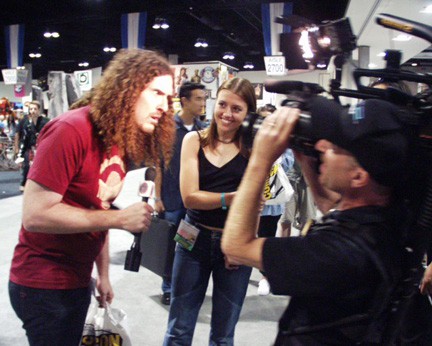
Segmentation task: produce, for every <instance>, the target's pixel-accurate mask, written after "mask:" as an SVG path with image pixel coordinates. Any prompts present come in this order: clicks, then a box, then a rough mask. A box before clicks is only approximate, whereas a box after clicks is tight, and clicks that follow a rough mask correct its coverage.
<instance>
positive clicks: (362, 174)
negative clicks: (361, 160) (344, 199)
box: [351, 167, 371, 188]
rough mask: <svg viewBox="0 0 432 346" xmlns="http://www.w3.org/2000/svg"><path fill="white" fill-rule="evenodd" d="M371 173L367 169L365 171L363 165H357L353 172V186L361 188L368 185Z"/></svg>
mask: <svg viewBox="0 0 432 346" xmlns="http://www.w3.org/2000/svg"><path fill="white" fill-rule="evenodd" d="M370 179H371V178H370V175H369V173H368V172H367V171H365V170H364V169H363V168H362V167H357V168H356V169H355V171H354V172H353V176H352V179H351V187H352V188H359V187H363V186H366V185H367V184H368V183H369V181H370Z"/></svg>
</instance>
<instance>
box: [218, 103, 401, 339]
mask: <svg viewBox="0 0 432 346" xmlns="http://www.w3.org/2000/svg"><path fill="white" fill-rule="evenodd" d="M309 106H310V111H311V112H310V113H311V114H312V128H313V130H312V132H314V134H317V136H316V137H317V138H318V139H319V140H318V141H317V142H316V144H315V149H316V150H317V151H318V153H319V156H320V163H321V164H320V166H319V172H320V173H319V175H318V174H317V170H316V162H315V160H314V159H312V158H310V157H306V156H304V155H301V154H299V153H296V154H297V159H298V161H299V162H300V164H301V166H302V170H303V173H304V175H305V177H306V179H307V180H308V183H309V184H310V187H311V190H312V193H313V195H314V198H315V201H316V203H317V205H318V207H319V208H320V210H321V211H322V212H323V213H324V214H325V216H324V217H323V220H322V222H320V223H318V224H315V225H313V226H312V227H311V228H310V229H309V231H308V233H307V235H306V236H304V237H289V238H268V239H265V238H256V228H257V223H258V217H257V215H258V214H259V209H260V202H261V199H262V192H263V186H264V182H265V179H266V175H267V173H268V171H269V169H270V167H271V165H272V163H273V162H274V161H275V160H276V158H277V157H279V156H280V155H281V154H282V153H283V151H284V150H285V149H286V148H287V147H288V145H289V141H290V136H291V135H293V134H295V132H294V128H295V126H296V123H297V121H298V119H299V113H300V111H299V110H297V109H293V108H286V107H284V108H282V109H280V110H278V111H277V112H275V113H274V114H272V115H270V116H269V117H267V119H266V120H265V121H264V123H263V125H262V128H261V129H260V130H259V131H258V134H257V136H256V139H255V142H254V147H253V150H252V154H251V158H250V161H249V165H248V168H247V170H246V173H245V175H244V177H243V181H242V183H241V185H240V188H239V190H238V192H237V196H236V198H235V199H234V202H233V204H232V206H231V211H230V213H229V216H228V220H227V223H226V225H225V229H224V233H223V241H222V249H223V251H224V253H225V254H226V255H227V257H228V260H229V261H230V262H231V263H232V264H245V265H250V266H254V267H256V268H259V269H260V270H264V271H265V272H266V273H267V275H268V280H269V283H270V286H271V290H272V292H274V294H281V295H289V296H291V297H292V298H291V301H290V304H289V306H288V308H287V309H286V311H285V313H284V314H283V316H282V318H281V320H280V323H279V333H278V337H277V339H276V345H329V344H332V345H352V344H356V343H357V342H371V343H381V339H380V337H381V336H380V333H379V332H377V330H378V329H379V326H380V325H382V323H381V322H383V320H379V319H378V315H379V313H380V312H381V308H383V307H385V306H386V304H385V302H386V299H388V298H389V296H390V292H391V291H392V289H393V288H394V285H395V284H396V282H397V280H398V279H399V277H400V275H401V274H400V265H401V254H402V247H401V238H402V236H401V233H402V231H403V226H402V225H403V224H404V218H405V215H406V213H405V212H404V210H402V205H403V204H402V203H399V201H398V199H397V198H396V193H395V192H396V191H397V190H398V189H397V187H398V186H400V185H401V184H403V183H404V182H405V180H406V175H407V174H406V167H407V166H408V164H407V161H408V140H407V137H405V135H404V134H403V133H402V131H403V130H402V126H401V125H400V124H399V122H398V120H397V119H396V115H397V112H398V108H396V107H395V106H394V105H392V104H390V103H387V102H385V101H380V100H367V101H365V102H362V103H360V104H359V105H358V106H357V107H356V108H355V109H354V111H353V112H352V114H350V113H348V111H346V110H344V109H343V108H342V107H340V106H339V105H337V104H336V103H334V102H332V101H329V100H326V99H324V98H322V97H315V98H314V99H312V100H311V101H310V104H309ZM331 208H335V209H334V210H332V211H330V212H329V210H330V209H331ZM326 213H327V214H326ZM375 332H377V333H375Z"/></svg>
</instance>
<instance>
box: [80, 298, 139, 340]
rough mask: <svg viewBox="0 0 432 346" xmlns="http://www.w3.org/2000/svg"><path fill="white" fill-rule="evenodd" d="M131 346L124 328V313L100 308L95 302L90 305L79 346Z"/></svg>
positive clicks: (118, 310) (113, 309)
mask: <svg viewBox="0 0 432 346" xmlns="http://www.w3.org/2000/svg"><path fill="white" fill-rule="evenodd" d="M89 345H91V346H96V345H104V346H105V345H107V346H131V345H132V343H131V341H130V337H129V332H128V330H127V326H126V313H125V312H124V311H123V310H121V309H116V308H112V307H111V306H110V305H109V304H108V303H107V307H106V308H100V307H99V303H98V302H97V301H96V300H95V301H93V302H92V303H91V304H90V307H89V309H88V312H87V317H86V321H85V325H84V331H83V335H82V338H81V343H80V346H89Z"/></svg>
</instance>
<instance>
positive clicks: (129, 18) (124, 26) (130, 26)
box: [121, 12, 147, 49]
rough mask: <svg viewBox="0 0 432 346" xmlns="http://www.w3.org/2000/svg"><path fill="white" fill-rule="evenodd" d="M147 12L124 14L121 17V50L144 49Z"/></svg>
mask: <svg viewBox="0 0 432 346" xmlns="http://www.w3.org/2000/svg"><path fill="white" fill-rule="evenodd" d="M146 26H147V12H135V13H126V14H122V16H121V40H122V47H123V48H128V49H132V48H144V44H145V35H146Z"/></svg>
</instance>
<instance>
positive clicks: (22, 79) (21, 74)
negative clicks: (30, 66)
mask: <svg viewBox="0 0 432 346" xmlns="http://www.w3.org/2000/svg"><path fill="white" fill-rule="evenodd" d="M2 75H3V81H4V83H5V84H6V85H14V84H26V81H27V76H28V70H21V69H19V70H17V69H14V68H11V69H3V70H2Z"/></svg>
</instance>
